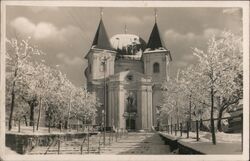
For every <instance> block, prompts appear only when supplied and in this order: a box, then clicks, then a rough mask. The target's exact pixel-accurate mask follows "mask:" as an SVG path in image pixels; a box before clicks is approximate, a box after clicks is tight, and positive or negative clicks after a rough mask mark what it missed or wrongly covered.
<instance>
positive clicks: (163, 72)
mask: <svg viewBox="0 0 250 161" xmlns="http://www.w3.org/2000/svg"><path fill="white" fill-rule="evenodd" d="M156 18H157V15H156V14H155V24H154V27H153V30H152V32H151V34H150V37H149V40H148V43H147V47H146V50H145V51H144V53H143V61H144V74H145V75H147V76H151V77H152V83H153V87H152V92H153V93H152V97H153V98H152V100H153V102H152V104H153V109H152V112H153V125H154V126H156V125H157V120H156V111H157V109H156V108H157V106H159V105H160V104H159V103H160V102H161V100H162V90H161V85H162V83H163V82H164V81H165V80H168V78H169V63H170V61H171V60H172V58H171V55H170V51H169V50H168V49H167V48H166V47H165V43H164V42H163V40H162V39H161V35H160V32H159V28H158V25H157V19H156Z"/></svg>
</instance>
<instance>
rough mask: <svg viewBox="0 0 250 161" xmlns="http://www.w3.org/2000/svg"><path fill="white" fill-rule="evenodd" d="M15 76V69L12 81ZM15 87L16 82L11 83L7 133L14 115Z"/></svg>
mask: <svg viewBox="0 0 250 161" xmlns="http://www.w3.org/2000/svg"><path fill="white" fill-rule="evenodd" d="M16 76H17V68H16V70H15V73H14V79H15V78H16ZM15 86H16V81H13V84H12V91H11V104H10V117H9V131H10V130H11V129H12V119H13V113H14V106H15V97H16V94H15Z"/></svg>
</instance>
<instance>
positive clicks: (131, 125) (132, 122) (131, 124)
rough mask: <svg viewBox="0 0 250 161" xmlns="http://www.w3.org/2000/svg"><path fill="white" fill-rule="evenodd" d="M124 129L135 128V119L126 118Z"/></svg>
mask: <svg viewBox="0 0 250 161" xmlns="http://www.w3.org/2000/svg"><path fill="white" fill-rule="evenodd" d="M126 129H127V130H132V131H133V130H135V119H133V118H130V119H126Z"/></svg>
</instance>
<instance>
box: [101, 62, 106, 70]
mask: <svg viewBox="0 0 250 161" xmlns="http://www.w3.org/2000/svg"><path fill="white" fill-rule="evenodd" d="M105 67H106V64H105V63H104V62H101V64H100V72H103V71H104V70H105Z"/></svg>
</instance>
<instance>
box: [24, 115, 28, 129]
mask: <svg viewBox="0 0 250 161" xmlns="http://www.w3.org/2000/svg"><path fill="white" fill-rule="evenodd" d="M23 117H24V122H25V126H28V121H27V117H26V116H25V115H24V116H23Z"/></svg>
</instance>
